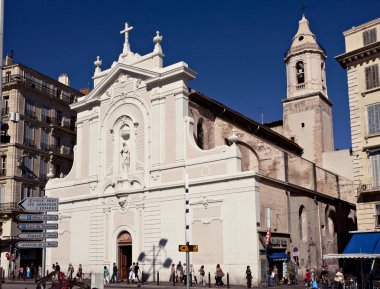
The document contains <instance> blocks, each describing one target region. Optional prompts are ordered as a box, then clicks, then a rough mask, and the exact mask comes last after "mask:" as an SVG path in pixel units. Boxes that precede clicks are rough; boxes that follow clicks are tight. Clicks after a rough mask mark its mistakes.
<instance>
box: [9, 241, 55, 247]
mask: <svg viewBox="0 0 380 289" xmlns="http://www.w3.org/2000/svg"><path fill="white" fill-rule="evenodd" d="M16 247H17V248H19V249H30V248H50V247H58V242H57V241H48V242H18V243H16Z"/></svg>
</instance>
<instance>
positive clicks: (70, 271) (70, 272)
mask: <svg viewBox="0 0 380 289" xmlns="http://www.w3.org/2000/svg"><path fill="white" fill-rule="evenodd" d="M73 275H74V266H73V265H72V264H71V263H70V264H69V267H68V268H67V278H69V280H73Z"/></svg>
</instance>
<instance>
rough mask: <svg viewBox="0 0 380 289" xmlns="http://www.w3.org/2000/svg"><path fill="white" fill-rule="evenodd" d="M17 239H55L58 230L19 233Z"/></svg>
mask: <svg viewBox="0 0 380 289" xmlns="http://www.w3.org/2000/svg"><path fill="white" fill-rule="evenodd" d="M17 238H19V239H44V238H46V239H50V238H51V239H55V238H58V232H43V233H20V234H18V235H17Z"/></svg>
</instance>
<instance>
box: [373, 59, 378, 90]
mask: <svg viewBox="0 0 380 289" xmlns="http://www.w3.org/2000/svg"><path fill="white" fill-rule="evenodd" d="M372 77H373V86H372V87H378V86H379V66H378V65H377V64H375V65H373V66H372Z"/></svg>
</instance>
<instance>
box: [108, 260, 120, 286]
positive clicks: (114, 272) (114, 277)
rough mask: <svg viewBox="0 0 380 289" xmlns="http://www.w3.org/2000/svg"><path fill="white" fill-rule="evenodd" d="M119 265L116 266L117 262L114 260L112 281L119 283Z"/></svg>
mask: <svg viewBox="0 0 380 289" xmlns="http://www.w3.org/2000/svg"><path fill="white" fill-rule="evenodd" d="M117 271H118V269H117V266H116V263H115V262H114V263H113V267H112V277H111V281H110V283H118V281H119V280H118V274H117Z"/></svg>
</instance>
